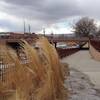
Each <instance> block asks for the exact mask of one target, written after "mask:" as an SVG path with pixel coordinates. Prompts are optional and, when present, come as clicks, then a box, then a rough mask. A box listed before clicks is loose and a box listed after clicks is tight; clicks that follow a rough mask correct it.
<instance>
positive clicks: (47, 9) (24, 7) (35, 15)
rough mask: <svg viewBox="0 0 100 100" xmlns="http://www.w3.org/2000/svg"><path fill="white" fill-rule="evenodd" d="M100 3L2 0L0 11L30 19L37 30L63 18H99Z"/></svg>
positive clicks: (77, 0)
mask: <svg viewBox="0 0 100 100" xmlns="http://www.w3.org/2000/svg"><path fill="white" fill-rule="evenodd" d="M99 4H100V1H99V0H92V1H91V0H1V1H0V5H1V6H0V11H2V12H5V13H7V14H8V15H12V16H15V17H17V18H19V19H28V20H30V21H31V23H32V28H33V30H34V31H36V30H40V29H41V27H43V26H44V25H48V24H52V23H55V22H57V21H59V20H61V19H63V18H69V17H74V16H91V17H95V18H99V17H100V14H99V12H100V11H99V8H100V7H99ZM97 12H98V13H97ZM5 23H6V22H5ZM9 23H10V22H9ZM6 27H7V25H6ZM18 28H19V27H18Z"/></svg>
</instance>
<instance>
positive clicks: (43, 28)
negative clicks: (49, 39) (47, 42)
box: [43, 28, 45, 36]
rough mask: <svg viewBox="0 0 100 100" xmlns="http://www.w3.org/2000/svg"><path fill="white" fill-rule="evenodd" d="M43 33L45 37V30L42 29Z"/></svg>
mask: <svg viewBox="0 0 100 100" xmlns="http://www.w3.org/2000/svg"><path fill="white" fill-rule="evenodd" d="M43 33H44V36H45V28H43Z"/></svg>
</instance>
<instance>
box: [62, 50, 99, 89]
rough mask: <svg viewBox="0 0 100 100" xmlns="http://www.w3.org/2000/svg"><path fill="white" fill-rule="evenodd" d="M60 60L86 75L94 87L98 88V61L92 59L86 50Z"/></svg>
mask: <svg viewBox="0 0 100 100" xmlns="http://www.w3.org/2000/svg"><path fill="white" fill-rule="evenodd" d="M61 62H64V63H68V64H69V67H70V68H74V69H77V70H79V71H80V72H82V73H84V74H86V75H88V76H89V78H90V80H91V81H92V83H93V84H94V85H95V86H96V87H95V88H100V62H99V61H95V60H93V59H92V57H91V56H90V54H89V52H88V51H79V52H77V53H75V54H73V55H71V56H69V57H65V58H63V59H62V60H61Z"/></svg>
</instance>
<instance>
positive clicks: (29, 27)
mask: <svg viewBox="0 0 100 100" xmlns="http://www.w3.org/2000/svg"><path fill="white" fill-rule="evenodd" d="M28 29H29V33H31V26H30V24H29V26H28Z"/></svg>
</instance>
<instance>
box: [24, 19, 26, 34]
mask: <svg viewBox="0 0 100 100" xmlns="http://www.w3.org/2000/svg"><path fill="white" fill-rule="evenodd" d="M25 32H26V23H25V20H24V34H25Z"/></svg>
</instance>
